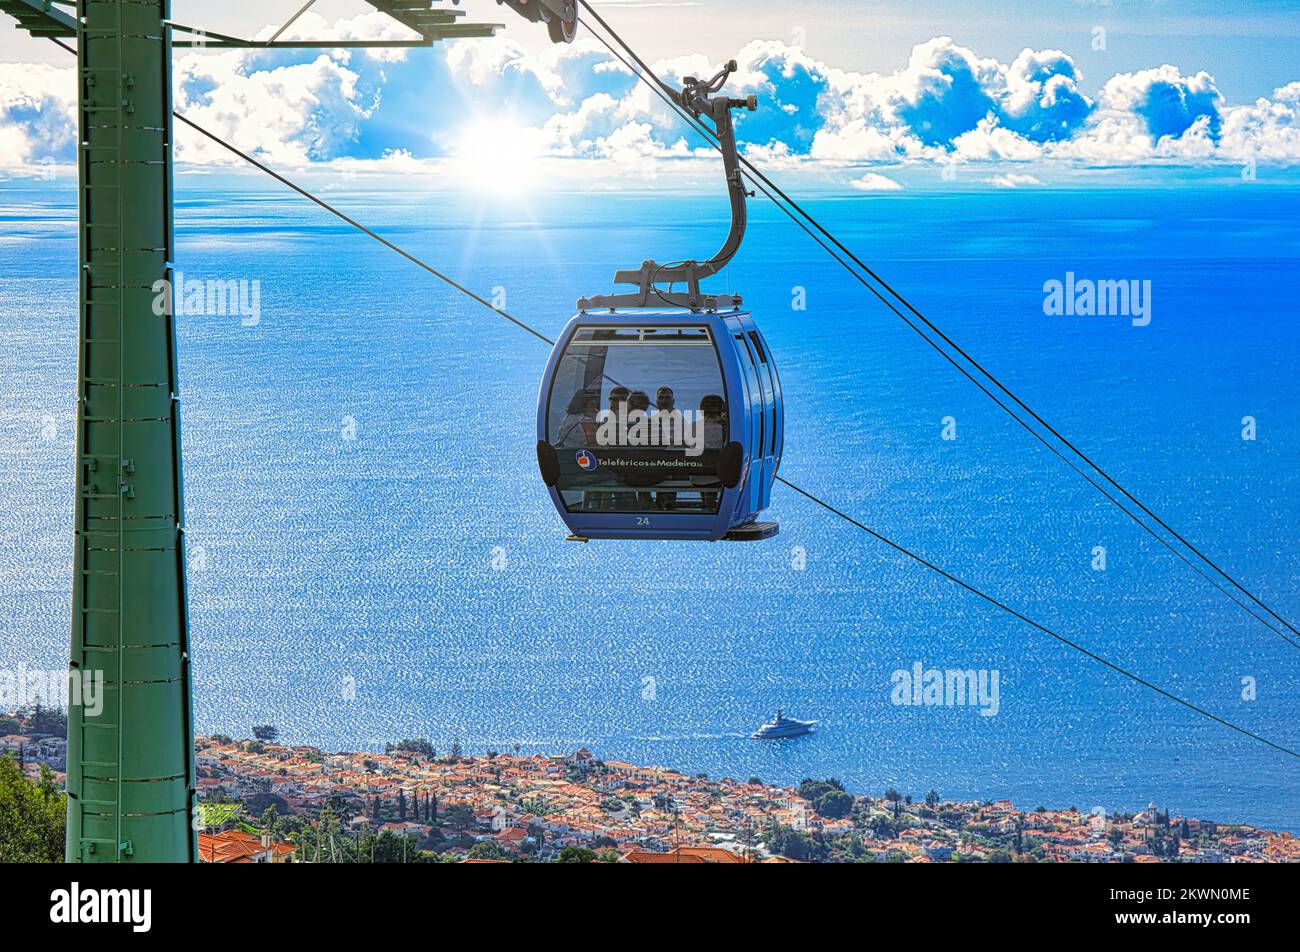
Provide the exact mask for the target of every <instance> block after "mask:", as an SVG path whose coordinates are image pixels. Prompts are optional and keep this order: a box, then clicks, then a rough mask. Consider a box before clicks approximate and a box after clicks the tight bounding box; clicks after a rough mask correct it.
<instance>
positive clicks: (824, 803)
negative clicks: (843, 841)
mask: <svg viewBox="0 0 1300 952" xmlns="http://www.w3.org/2000/svg"><path fill="white" fill-rule="evenodd" d="M813 809H814V810H816V811H817V812H818V813H819V814H820V815H821V816H824V817H826V818H827V819H828V820H838V819H840V818H841V817H846V816H848V815H849V811H851V810H852V809H853V797H852V796H850V795H849V794H847V793H845V792H844V791H843V790H828V791H826V792H825V793H823V794H822V795H821V796H820V797H818V798H817V799H816V800H814V801H813Z"/></svg>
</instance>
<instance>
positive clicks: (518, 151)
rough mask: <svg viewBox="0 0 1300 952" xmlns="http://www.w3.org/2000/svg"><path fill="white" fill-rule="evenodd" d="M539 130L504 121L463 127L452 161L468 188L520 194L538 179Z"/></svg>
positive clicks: (459, 176)
mask: <svg viewBox="0 0 1300 952" xmlns="http://www.w3.org/2000/svg"><path fill="white" fill-rule="evenodd" d="M539 157H540V149H539V148H538V144H537V131H536V130H534V129H529V128H526V127H524V126H521V125H519V124H517V123H513V122H509V121H503V120H482V121H479V122H475V123H472V124H470V125H468V126H466V127H465V128H464V129H462V130H461V133H460V136H459V138H458V140H457V144H456V150H455V154H454V158H453V162H452V169H453V172H454V174H455V176H456V178H457V179H458V180H459V181H460V182H461V184H462V185H464V186H465V187H466V188H470V189H473V190H475V191H480V192H487V193H491V194H511V195H515V194H519V193H520V192H524V191H527V190H528V189H529V188H530V187H531V186H532V184H533V183H534V182H535V181H536V176H537V161H538V158H539Z"/></svg>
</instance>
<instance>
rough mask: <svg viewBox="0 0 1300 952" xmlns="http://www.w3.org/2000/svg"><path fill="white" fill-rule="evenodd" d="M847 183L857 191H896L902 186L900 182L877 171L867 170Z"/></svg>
mask: <svg viewBox="0 0 1300 952" xmlns="http://www.w3.org/2000/svg"><path fill="white" fill-rule="evenodd" d="M849 185H850V186H852V187H853V188H855V189H857V190H858V191H859V192H898V191H901V190H902V188H903V186H902V185H901V184H900V183H898V182H896V181H894V180H893V179H891V178H889V176H887V175H881V174H880V173H879V172H867V173H866V174H864V175H863V176H862V177H861V178H856V179H854V180H853V181H852V182H850V183H849Z"/></svg>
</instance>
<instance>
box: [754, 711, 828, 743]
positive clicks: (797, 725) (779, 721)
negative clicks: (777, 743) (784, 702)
mask: <svg viewBox="0 0 1300 952" xmlns="http://www.w3.org/2000/svg"><path fill="white" fill-rule="evenodd" d="M816 723H817V722H816V721H797V720H795V719H794V718H793V717H786V716H785V715H784V714H782V713H781V711H780V710H778V711H777V712H776V717H775V718H773V719H772V720H771V721H769V722H768V723H766V724H764V725H763V726H762V727H760V728H759V729H758V730H756V731H754V733H753V735H752V736H753V738H754V739H755V740H781V739H783V738H786V737H802V736H803V735H804V734H811V733H812V732H813V725H814V724H816Z"/></svg>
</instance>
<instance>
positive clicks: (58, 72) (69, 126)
mask: <svg viewBox="0 0 1300 952" xmlns="http://www.w3.org/2000/svg"><path fill="white" fill-rule="evenodd" d="M76 97H77V86H76V76H75V73H74V71H73V70H71V69H56V68H55V67H53V66H41V65H31V64H27V63H21V64H20V63H0V167H3V168H8V169H21V168H23V167H25V166H31V165H33V164H35V163H40V162H49V161H54V162H72V161H74V160H75V159H76V154H77V153H76V149H77V98H76Z"/></svg>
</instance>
